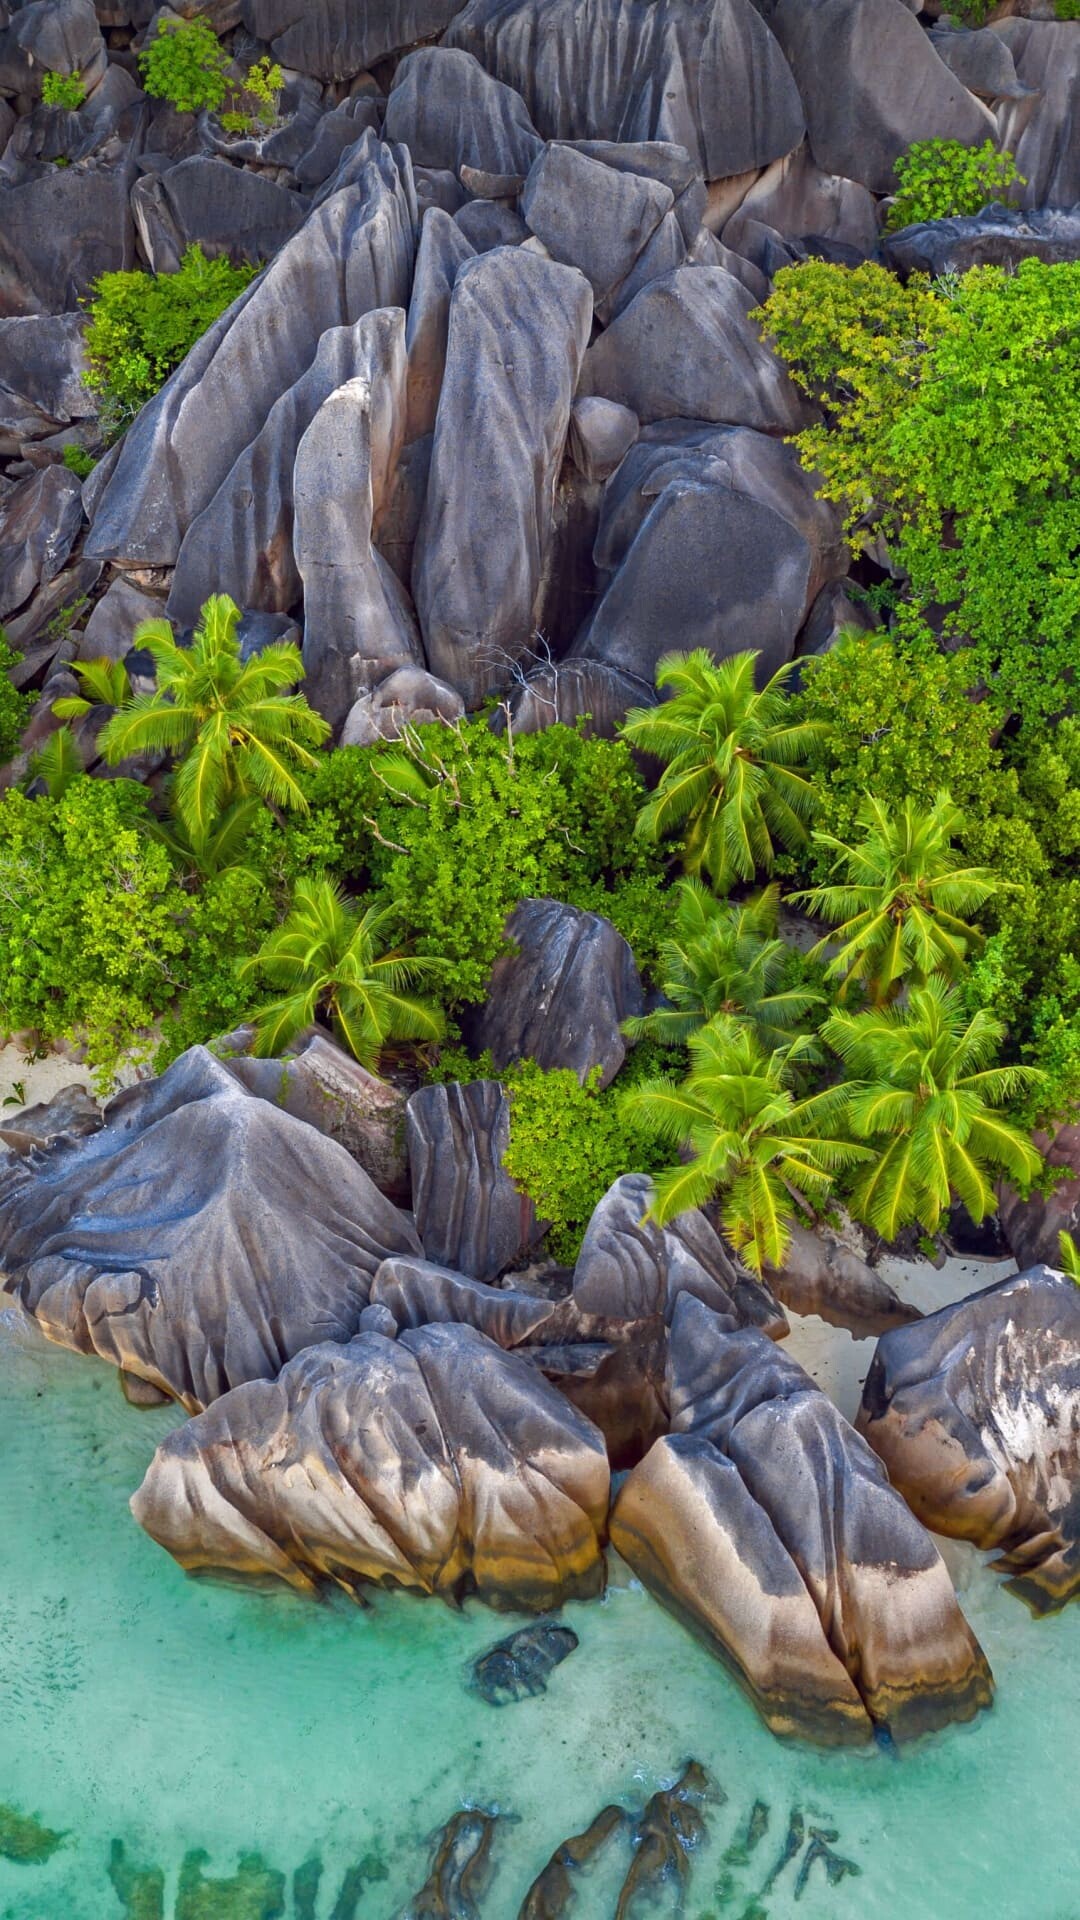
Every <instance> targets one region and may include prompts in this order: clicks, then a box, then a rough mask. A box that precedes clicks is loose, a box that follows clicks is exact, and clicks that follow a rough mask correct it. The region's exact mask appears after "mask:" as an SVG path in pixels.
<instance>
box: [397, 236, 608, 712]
mask: <svg viewBox="0 0 1080 1920" xmlns="http://www.w3.org/2000/svg"><path fill="white" fill-rule="evenodd" d="M591 310H592V299H591V295H590V291H589V286H588V282H587V281H586V280H585V278H584V276H583V275H581V274H579V273H577V272H576V271H575V270H574V269H573V268H571V267H564V266H561V265H560V264H558V263H557V262H556V261H553V260H546V259H543V258H542V257H541V256H540V255H538V254H534V253H527V252H524V251H522V250H521V249H517V248H514V249H511V248H502V247H500V248H497V249H496V250H495V251H494V252H493V253H487V254H484V255H482V256H481V257H480V258H479V259H477V260H470V261H467V262H466V264H465V265H464V266H463V267H461V268H460V270H459V272H458V275H457V278H456V280H455V282H454V290H453V295H452V297H451V302H450V327H449V338H448V343H447V356H446V373H445V377H444V380H443V386H442V393H441V397H440V400H439V412H438V419H437V421H436V425H435V440H434V445H433V447H432V454H431V468H430V473H429V478H428V490H427V500H426V502H425V506H424V514H423V518H422V520H421V524H420V531H419V534H418V536H417V541H416V550H415V555H414V561H413V592H414V597H415V600H416V608H417V612H418V614H419V616H420V625H421V628H422V631H423V636H424V642H425V646H426V649H427V657H428V665H429V667H430V668H431V670H432V672H433V673H435V674H437V675H438V676H439V678H440V679H443V680H447V681H449V682H450V684H451V686H455V687H457V688H458V690H459V692H460V693H461V694H462V697H463V698H464V700H465V702H466V705H468V706H475V705H476V704H477V703H478V702H479V701H480V700H481V699H482V698H483V696H484V695H485V693H487V692H488V691H489V690H491V689H493V688H498V687H500V686H502V685H503V684H505V681H506V679H507V677H508V676H507V663H508V662H513V661H515V660H517V659H519V658H520V656H521V654H522V653H523V652H524V651H525V650H526V648H527V647H528V646H529V643H530V641H531V640H532V636H533V628H534V622H535V617H536V607H537V600H538V596H539V593H540V589H541V585H542V581H543V569H544V561H545V557H546V554H547V550H548V546H549V543H550V540H551V533H552V496H553V492H554V485H555V478H556V475H557V473H558V470H559V466H560V463H561V461H562V456H563V449H564V446H565V444H566V436H567V433H568V430H569V424H570V405H571V401H572V400H573V397H574V391H575V388H576V386H577V381H578V375H579V372H580V369H581V362H582V356H583V354H584V352H585V347H586V343H587V340H588V334H589V321H590V317H591Z"/></svg>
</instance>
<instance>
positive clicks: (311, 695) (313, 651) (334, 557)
mask: <svg viewBox="0 0 1080 1920" xmlns="http://www.w3.org/2000/svg"><path fill="white" fill-rule="evenodd" d="M360 325H361V329H362V331H363V334H364V349H365V351H364V356H363V357H364V362H365V363H364V365H363V371H362V372H361V373H359V374H358V375H357V376H356V377H355V378H354V379H352V380H349V381H347V382H346V384H345V385H344V386H343V387H338V388H337V390H336V392H334V393H332V394H330V396H329V398H328V399H326V400H324V401H323V404H322V406H321V407H320V408H319V411H318V413H317V414H316V415H315V418H314V419H313V421H312V422H311V425H310V426H309V427H308V429H307V431H306V432H305V434H304V436H303V438H302V440H301V441H300V445H299V447H298V448H297V451H296V465H295V468H294V470H293V500H294V511H295V527H294V534H293V540H294V549H295V553H296V565H297V569H298V571H299V573H300V577H301V579H302V580H303V583H304V670H305V675H306V678H305V682H304V691H305V693H306V695H307V698H308V699H309V700H310V702H311V704H312V706H314V707H317V708H318V710H319V712H320V713H323V714H325V715H326V718H327V719H328V720H329V721H330V724H331V726H333V727H335V728H339V727H340V726H341V724H342V722H343V721H344V719H345V716H346V714H347V713H348V712H349V709H350V708H351V707H352V705H353V703H354V701H355V700H356V698H357V696H358V695H359V694H361V693H363V692H368V691H370V690H371V689H372V688H373V687H375V686H377V685H378V683H379V682H380V681H381V680H385V679H386V678H387V675H388V674H390V673H392V672H393V671H394V669H395V668H397V667H403V666H419V667H422V666H423V664H424V651H423V647H422V645H421V642H420V634H419V630H418V628H417V625H416V619H415V616H414V614H413V610H412V606H411V604H410V601H409V597H408V594H407V593H406V592H405V589H404V587H403V586H402V584H401V582H400V580H399V579H398V577H397V575H396V573H395V572H394V570H393V568H392V567H391V566H390V565H389V564H388V562H387V561H385V560H384V559H383V557H382V555H381V554H380V553H379V552H378V551H377V549H376V548H375V547H374V546H373V544H372V531H373V527H374V524H375V521H376V519H377V517H378V514H379V510H380V508H381V506H382V503H383V501H384V499H386V498H387V496H388V494H389V490H390V479H391V475H392V474H393V471H394V467H395V466H396V464H397V458H398V454H399V452H400V450H401V445H402V441H403V438H404V431H405V379H406V358H405V314H404V312H403V310H402V309H401V308H400V307H393V308H380V309H379V310H378V311H376V312H375V313H371V314H368V315H366V317H365V318H364V320H362V321H361V323H360Z"/></svg>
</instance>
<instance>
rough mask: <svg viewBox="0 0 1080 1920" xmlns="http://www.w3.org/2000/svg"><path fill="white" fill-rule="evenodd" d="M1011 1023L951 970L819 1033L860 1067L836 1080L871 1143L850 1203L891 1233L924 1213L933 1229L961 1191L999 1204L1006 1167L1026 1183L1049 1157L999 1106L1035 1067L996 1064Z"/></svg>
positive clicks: (977, 1210)
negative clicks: (968, 992) (955, 982)
mask: <svg viewBox="0 0 1080 1920" xmlns="http://www.w3.org/2000/svg"><path fill="white" fill-rule="evenodd" d="M1003 1033H1004V1028H1003V1027H1002V1025H1001V1022H1000V1021H998V1020H995V1019H994V1018H993V1017H992V1015H990V1014H989V1013H987V1012H986V1011H985V1010H983V1009H980V1010H979V1011H978V1012H977V1013H975V1014H973V1015H972V1016H971V1018H970V1019H969V1018H968V1016H967V1015H966V1013H965V1012H964V1010H963V1007H962V1006H961V1003H960V1001H959V998H958V996H957V994H956V992H955V990H954V989H953V988H951V987H948V986H947V985H946V984H945V982H944V981H943V980H928V981H927V982H926V984H925V985H924V986H919V987H913V988H912V989H911V992H910V995H909V997H908V1002H907V1004H906V1005H904V1006H891V1007H883V1008H879V1009H876V1010H868V1011H866V1012H864V1013H846V1012H837V1013H834V1014H833V1015H832V1016H831V1018H830V1019H828V1020H827V1021H826V1022H825V1025H824V1027H823V1028H822V1036H823V1038H824V1039H825V1040H826V1041H827V1042H828V1044H829V1046H831V1047H832V1048H833V1049H834V1051H835V1052H836V1053H838V1054H839V1055H840V1058H841V1059H842V1061H843V1063H844V1067H845V1069H846V1071H847V1073H848V1074H849V1075H850V1076H851V1078H850V1079H848V1080H847V1081H846V1082H845V1084H844V1085H843V1086H842V1087H841V1088H840V1089H838V1091H839V1092H840V1093H841V1094H842V1095H843V1099H844V1108H843V1112H844V1118H845V1120H846V1123H847V1125H848V1127H849V1128H850V1130H851V1132H852V1133H854V1134H855V1136H856V1137H857V1138H858V1139H859V1140H861V1141H864V1142H866V1143H868V1144H869V1145H871V1146H872V1147H873V1149H874V1156H873V1165H872V1166H870V1167H868V1168H867V1169H866V1171H865V1172H864V1173H862V1174H861V1176H860V1178H859V1180H858V1182H857V1183H856V1186H855V1189H854V1192H853V1194H852V1197H851V1207H852V1211H853V1212H854V1213H855V1214H857V1215H858V1217H859V1218H860V1219H861V1220H864V1221H865V1222H866V1223H867V1225H868V1226H871V1227H873V1228H874V1229H875V1230H876V1231H877V1232H878V1233H880V1234H881V1236H882V1238H883V1239H885V1240H893V1239H895V1237H896V1235H897V1234H898V1233H899V1232H900V1230H901V1228H902V1227H906V1226H911V1225H913V1224H915V1223H916V1222H917V1223H918V1224H919V1225H921V1226H922V1227H923V1228H925V1230H926V1232H927V1233H936V1232H937V1229H938V1226H939V1224H940V1221H941V1217H942V1214H943V1213H945V1212H946V1211H947V1209H948V1207H949V1205H950V1204H951V1202H952V1200H953V1198H954V1197H956V1198H959V1199H960V1200H962V1201H963V1203H964V1205H965V1206H966V1208H967V1210H968V1212H969V1213H970V1215H971V1217H972V1219H973V1220H976V1221H978V1220H983V1219H985V1217H986V1215H987V1214H988V1213H991V1212H993V1209H994V1207H995V1205H996V1196H995V1192H994V1185H993V1181H994V1179H995V1178H996V1177H997V1175H999V1174H1005V1175H1007V1176H1008V1177H1009V1179H1011V1180H1015V1181H1017V1182H1019V1183H1027V1182H1030V1181H1031V1180H1032V1179H1034V1177H1035V1175H1036V1174H1037V1173H1038V1171H1039V1169H1040V1167H1041V1166H1042V1157H1041V1155H1040V1154H1039V1153H1038V1152H1037V1151H1036V1149H1035V1147H1034V1146H1033V1145H1032V1143H1031V1141H1030V1139H1029V1138H1028V1137H1027V1135H1026V1134H1025V1133H1022V1132H1021V1130H1020V1128H1019V1127H1016V1126H1014V1125H1013V1124H1012V1122H1011V1121H1010V1120H1009V1119H1008V1118H1007V1117H1006V1116H1005V1115H1004V1114H1002V1113H1000V1112H998V1111H996V1109H998V1108H1000V1107H1002V1106H1004V1105H1005V1104H1006V1102H1007V1101H1008V1100H1009V1099H1011V1098H1012V1097H1013V1096H1014V1095H1015V1094H1017V1093H1018V1092H1020V1090H1021V1089H1022V1088H1023V1087H1025V1086H1028V1085H1030V1084H1031V1083H1032V1082H1033V1081H1035V1080H1037V1079H1038V1075H1037V1074H1036V1073H1034V1072H1033V1071H1032V1069H1030V1068H1025V1067H999V1066H995V1065H993V1064H992V1062H993V1061H994V1059H995V1057H996V1054H997V1050H998V1047H999V1045H1000V1042H1001V1039H1002V1036H1003Z"/></svg>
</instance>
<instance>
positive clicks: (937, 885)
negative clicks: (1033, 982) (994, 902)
mask: <svg viewBox="0 0 1080 1920" xmlns="http://www.w3.org/2000/svg"><path fill="white" fill-rule="evenodd" d="M858 821H859V825H860V826H861V827H862V828H863V829H864V837H863V839H862V840H861V841H860V843H859V845H858V846H854V847H849V846H846V845H845V843H844V842H843V841H842V840H836V839H834V837H833V835H832V834H830V833H815V834H814V839H815V841H816V842H817V844H818V846H822V847H831V848H832V850H833V852H834V853H835V855H836V859H835V861H834V870H835V871H839V872H840V873H842V874H843V879H842V880H841V882H840V883H839V884H838V885H835V886H827V887H811V888H809V889H807V891H805V892H803V893H796V894H793V895H792V896H791V897H792V899H794V900H798V901H801V902H802V903H803V904H804V905H805V906H807V907H808V908H809V910H810V912H811V913H813V914H817V915H819V916H820V918H821V919H823V920H829V921H831V922H832V924H833V925H834V926H835V927H836V929H837V931H836V933H835V934H834V935H827V936H826V938H825V939H824V940H820V941H819V942H818V944H817V946H816V947H814V948H812V949H811V957H812V958H817V957H819V956H820V955H822V954H824V953H826V952H827V950H828V948H829V947H830V946H831V945H832V944H833V942H834V941H835V940H838V941H839V942H840V950H839V952H838V953H836V954H834V956H833V958H832V959H831V960H830V962H829V965H828V967H827V968H826V970H825V971H826V976H827V977H829V978H832V979H837V978H839V979H841V980H842V982H843V985H842V987H841V989H840V991H841V995H843V994H844V993H845V992H846V990H847V988H848V987H849V986H850V984H851V982H852V981H853V980H855V981H861V982H863V983H864V984H865V985H866V986H868V988H869V991H870V998H871V1001H872V1002H873V1004H874V1005H875V1006H879V1005H880V1004H881V1003H882V1002H883V1001H885V1000H890V999H893V998H895V996H896V994H897V993H898V992H899V991H900V984H901V982H902V980H903V979H904V978H905V977H906V976H908V975H910V976H912V978H913V979H914V980H916V981H923V980H928V979H929V978H930V977H931V975H933V974H940V975H942V976H943V977H944V978H945V979H948V980H955V979H957V978H958V976H959V974H960V972H961V970H962V967H963V964H964V960H965V957H966V955H967V952H968V949H969V948H970V947H973V946H977V945H979V944H981V942H982V935H981V934H980V933H979V931H978V930H977V928H975V927H972V926H969V925H968V923H967V921H966V920H965V919H962V918H961V917H960V916H961V915H964V914H969V913H974V912H975V910H976V909H977V908H978V907H980V906H981V905H982V903H983V901H984V900H988V899H989V898H990V895H991V894H992V893H994V892H995V891H996V889H997V887H998V886H999V885H1000V882H999V880H998V878H997V876H996V875H995V874H993V873H991V871H990V869H989V868H988V867H962V866H960V865H959V864H958V862H957V858H956V854H955V853H954V851H953V846H952V842H953V837H954V835H955V834H956V832H957V830H958V829H959V827H960V824H961V814H960V810H959V808H958V807H955V806H954V805H953V803H952V800H951V798H950V797H949V795H948V794H947V793H945V792H942V793H939V794H938V796H937V798H936V800H935V801H934V804H933V806H932V807H930V808H929V810H928V811H923V809H921V808H920V807H919V806H918V805H917V804H916V802H915V801H914V800H913V799H912V797H911V795H910V794H909V795H908V796H907V798H906V800H905V801H904V804H903V806H902V807H899V808H895V809H890V808H888V807H886V806H885V805H884V804H883V802H882V801H880V800H874V799H872V798H871V797H870V796H869V795H867V797H866V799H865V800H864V801H863V803H862V806H861V807H860V809H859V813H858Z"/></svg>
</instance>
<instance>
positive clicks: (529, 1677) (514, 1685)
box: [472, 1620, 578, 1707]
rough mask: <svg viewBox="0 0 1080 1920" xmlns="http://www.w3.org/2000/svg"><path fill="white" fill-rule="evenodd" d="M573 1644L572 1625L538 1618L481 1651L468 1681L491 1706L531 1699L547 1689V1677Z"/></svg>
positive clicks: (575, 1635) (574, 1634)
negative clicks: (568, 1625)
mask: <svg viewBox="0 0 1080 1920" xmlns="http://www.w3.org/2000/svg"><path fill="white" fill-rule="evenodd" d="M577 1644H578V1637H577V1634H576V1633H575V1632H574V1630H573V1628H572V1627H564V1626H563V1625H562V1624H561V1622H560V1621H558V1620H538V1621H537V1623H536V1625H535V1626H531V1627H520V1628H519V1629H518V1631H517V1633H512V1634H510V1635H509V1636H508V1638H507V1639H505V1640H498V1641H496V1643H495V1645H494V1646H493V1647H489V1648H488V1650H487V1652H486V1653H482V1654H481V1655H480V1657H479V1659H477V1660H475V1661H474V1662H473V1677H472V1684H473V1686H474V1687H475V1688H476V1691H477V1692H478V1693H480V1694H482V1695H483V1697H484V1699H485V1700H486V1701H487V1702H488V1704H489V1706H492V1707H505V1706H506V1705H508V1703H509V1702H510V1701H512V1700H527V1699H531V1698H532V1697H533V1695H535V1694H538V1693H546V1692H547V1683H548V1678H549V1676H550V1675H551V1673H552V1672H553V1671H554V1669H555V1668H556V1667H557V1666H559V1665H560V1663H561V1662H562V1661H563V1660H565V1659H566V1658H567V1657H568V1655H569V1654H571V1653H573V1651H574V1648H575V1647H576V1646H577Z"/></svg>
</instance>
